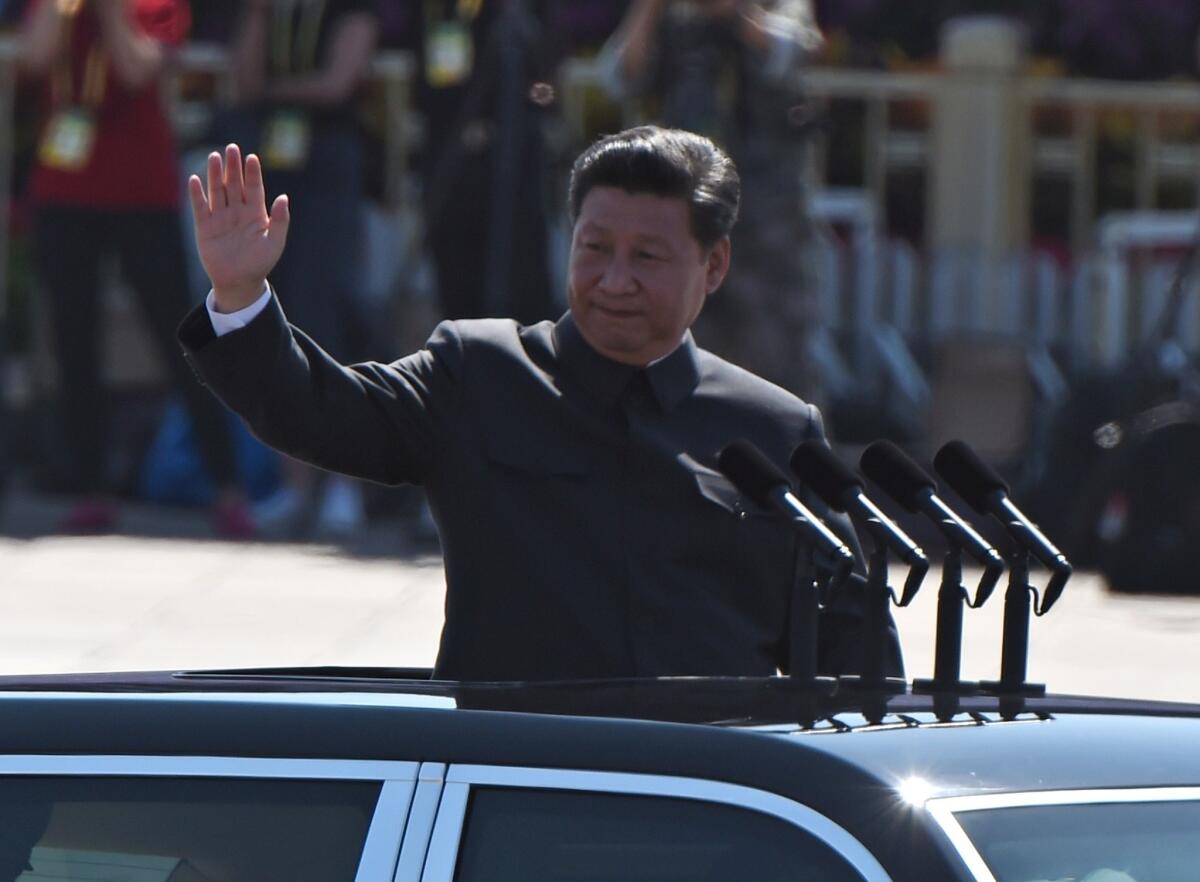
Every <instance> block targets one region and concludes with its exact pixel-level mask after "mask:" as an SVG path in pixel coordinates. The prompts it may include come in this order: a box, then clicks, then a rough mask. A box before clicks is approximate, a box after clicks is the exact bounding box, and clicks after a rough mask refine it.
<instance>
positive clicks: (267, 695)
mask: <svg viewBox="0 0 1200 882" xmlns="http://www.w3.org/2000/svg"><path fill="white" fill-rule="evenodd" d="M29 699H39V700H48V701H89V702H92V701H147V702H152V703H158V704H163V703H172V702H179V703H195V702H199V703H202V704H203V703H216V704H222V703H224V704H231V703H232V704H291V705H302V706H304V707H311V706H313V705H318V706H333V707H399V708H417V709H425V708H432V709H435V710H440V709H450V710H453V709H455V708H457V707H458V702H457V701H456V700H455V699H454V698H453V697H451V696H448V695H432V694H427V693H422V692H354V691H347V692H235V691H232V690H231V691H228V692H65V691H64V692H35V691H32V690H31V691H29V692H3V691H0V703H2V702H4V701H10V700H20V701H27V700H29Z"/></svg>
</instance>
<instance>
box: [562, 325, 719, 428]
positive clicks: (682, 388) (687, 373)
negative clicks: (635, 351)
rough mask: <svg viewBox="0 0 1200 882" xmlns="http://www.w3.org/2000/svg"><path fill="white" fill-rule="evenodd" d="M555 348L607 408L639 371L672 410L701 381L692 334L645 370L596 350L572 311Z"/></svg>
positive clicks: (666, 408)
mask: <svg viewBox="0 0 1200 882" xmlns="http://www.w3.org/2000/svg"><path fill="white" fill-rule="evenodd" d="M554 349H555V352H556V353H557V354H558V359H559V361H560V362H561V364H562V365H563V367H564V369H565V370H566V371H567V373H568V374H570V376H571V378H572V379H574V380H575V381H576V382H577V383H578V384H579V385H580V386H582V387H583V389H584V390H585V391H587V392H588V394H590V395H592V396H593V397H594V398H596V400H597V401H598V402H599V403H600V404H601V405H602V406H603V407H606V408H607V407H613V406H615V405H616V404H617V401H618V400H619V399H620V397H621V393H622V392H624V391H625V388H626V387H627V386H628V385H629V383H630V382H631V381H632V380H633V378H634V376H635V375H636V374H638V373H639V372H644V373H645V375H646V379H647V380H648V381H649V383H650V388H651V389H652V390H653V392H654V398H655V400H656V401H657V402H658V405H659V407H661V408H662V409H663V410H664V411H670V410H672V409H674V408H675V407H676V406H678V405H679V403H680V402H682V401H683V400H684V399H685V398H687V397H688V396H689V395H691V394H692V392H693V390H695V388H696V385H697V384H698V383H699V382H700V365H699V358H698V351H699V349H698V347H697V346H696V342H695V340H693V339H692V332H691V331H688V332H687V333H686V334H684V337H683V341H682V342H681V343H680V344H679V346H677V347H676V348H675V350H674V351H672V352H671V353H670V354H669V355H666V356H664V357H662V358H660V359H659V360H658V361H656V362H653V363H652V364H650V365H648V366H647V367H645V368H636V367H634V366H633V365H629V364H622V363H621V362H619V361H613V360H612V359H611V358H608V357H606V356H603V355H601V354H600V353H599V352H597V351H596V350H595V349H593V348H592V347H591V346H590V345H589V344H588V342H587V341H586V340H584V339H583V335H582V334H581V333H580V332H579V328H578V327H577V326H576V324H575V320H574V319H573V318H572V317H571V313H570V312H568V313H566V314H565V315H563V317H562V318H560V319H559V320H558V322H557V323H556V324H555V325H554Z"/></svg>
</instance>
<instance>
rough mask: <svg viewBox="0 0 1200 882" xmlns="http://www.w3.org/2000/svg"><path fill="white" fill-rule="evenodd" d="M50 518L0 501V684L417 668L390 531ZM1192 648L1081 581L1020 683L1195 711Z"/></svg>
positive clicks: (1169, 629)
mask: <svg viewBox="0 0 1200 882" xmlns="http://www.w3.org/2000/svg"><path fill="white" fill-rule="evenodd" d="M63 506H64V503H62V502H61V501H59V502H56V501H54V500H47V499H43V498H40V497H35V496H32V495H28V494H10V498H9V499H8V501H7V503H6V505H5V507H4V510H3V516H2V517H0V672H14V673H15V672H37V671H99V670H145V669H163V668H169V669H180V668H208V667H226V666H253V665H271V666H274V665H329V664H338V665H429V664H431V663H432V662H433V659H434V656H435V654H436V651H437V639H438V633H439V630H440V628H441V622H442V600H443V597H444V583H443V578H442V569H441V561H440V558H439V557H438V556H437V555H436V554H429V553H427V552H426V553H419V552H417V551H415V550H414V549H411V548H406V547H405V546H404V543H403V541H402V539H401V537H400V536H399V535H398V533H399V528H398V526H397V525H388V524H379V525H376V526H374V527H372V529H371V530H369V531H367V532H366V533H365V534H364V535H363V536H361V537H358V538H357V539H356V541H355V542H354V543H351V544H349V545H347V546H334V545H293V544H284V543H247V544H236V543H225V542H217V541H213V540H211V539H206V538H203V537H204V536H205V535H206V534H207V522H206V519H205V518H204V516H203V514H202V513H201V514H197V513H195V512H183V511H176V510H170V509H159V508H155V507H132V508H129V509H127V510H126V511H125V512H124V515H123V521H122V527H123V528H124V529H126V530H128V531H130V532H132V533H136V535H121V536H105V537H68V536H57V535H53V533H52V529H51V528H52V525H53V524H54V523H56V522H57V520H56V515H57V516H61V512H62V510H63ZM180 537H183V538H180ZM897 575H899V574H897ZM967 578H968V584H972V583H971V581H970V580H972V579H973V578H974V576H973V574H971V573H970V572H968V574H967ZM1035 581H1038V580H1037V578H1036V577H1035ZM936 598H937V573H936V572H934V573H931V574H930V576H929V578H928V579H927V581H926V584H925V586H924V588H923V589H922V591H921V593H920V594H919V595H918V599H917V601H916V602H915V603H914V604H913V606H912V607H911V608H909V609H904V610H896V611H895V614H896V619H897V622H898V624H899V626H900V630H901V635H902V638H903V642H904V648H905V656H906V659H907V663H908V672H909V675H910V676H928V675H930V674H931V673H932V670H933V659H932V654H933V653H932V649H933V644H934V627H935V618H936ZM1002 614H1003V586H1001V588H1000V589H998V590H997V592H996V595H995V596H994V597H993V598H992V600H991V601H990V602H989V603H988V604H987V606H985V608H984V609H982V610H979V611H968V612H967V626H966V631H965V636H964V641H963V645H964V652H963V658H964V660H963V674H964V676H966V677H973V678H991V677H995V676H997V675H998V673H999V665H1000V635H1001V621H1002ZM1197 634H1200V598H1196V597H1146V596H1127V595H1114V594H1112V593H1110V592H1109V591H1107V589H1106V588H1105V586H1104V584H1103V582H1102V580H1100V579H1099V578H1097V577H1095V576H1092V575H1088V574H1081V575H1079V576H1077V577H1076V578H1075V579H1073V580H1072V581H1071V583H1070V585H1069V586H1068V588H1067V591H1066V593H1065V594H1064V595H1063V597H1062V600H1061V601H1060V602H1059V604H1058V605H1057V606H1056V607H1055V608H1054V610H1052V611H1051V613H1050V614H1049V615H1047V616H1046V617H1045V618H1044V619H1035V620H1034V621H1033V623H1032V625H1031V640H1030V643H1031V650H1030V659H1029V674H1030V678H1031V679H1033V680H1038V681H1044V682H1047V683H1048V684H1049V685H1050V687H1051V688H1052V689H1053V690H1054V691H1057V692H1075V693H1107V694H1115V695H1125V696H1131V697H1146V698H1150V697H1154V698H1175V699H1182V700H1189V701H1197V702H1200V680H1198V679H1197V678H1196V677H1195V676H1193V674H1194V672H1195V671H1197V670H1200V640H1197V639H1196V636H1197Z"/></svg>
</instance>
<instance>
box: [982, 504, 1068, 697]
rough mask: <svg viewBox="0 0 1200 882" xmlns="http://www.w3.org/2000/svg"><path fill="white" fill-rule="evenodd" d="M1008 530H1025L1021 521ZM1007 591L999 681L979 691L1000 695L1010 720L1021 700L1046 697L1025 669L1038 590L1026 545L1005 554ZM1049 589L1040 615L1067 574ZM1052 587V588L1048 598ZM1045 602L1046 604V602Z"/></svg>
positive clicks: (986, 683) (1043, 688)
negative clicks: (1033, 608) (1032, 581)
mask: <svg viewBox="0 0 1200 882" xmlns="http://www.w3.org/2000/svg"><path fill="white" fill-rule="evenodd" d="M1008 528H1009V530H1010V531H1011V532H1013V533H1015V534H1018V535H1019V534H1020V533H1021V532H1022V531H1024V530H1025V526H1024V525H1023V524H1022V523H1021V522H1020V521H1010V522H1009V524H1008ZM1008 567H1009V570H1008V572H1009V576H1008V590H1007V591H1006V592H1005V595H1004V632H1003V638H1002V648H1001V653H1000V679H999V680H985V681H983V682H982V683H980V688H982V689H984V690H985V691H987V692H990V693H992V694H994V695H998V696H1000V699H1001V702H1000V709H1001V710H1000V712H1001V716H1003V717H1005V718H1006V719H1007V718H1011V717H1014V716H1016V715H1017V714H1018V713H1020V712H1021V710H1022V709H1023V707H1024V699H1025V698H1027V697H1031V696H1039V695H1045V694H1046V684H1045V683H1029V682H1027V681H1026V679H1025V677H1026V670H1027V666H1028V661H1029V615H1030V608H1031V596H1036V595H1037V589H1036V588H1034V587H1033V585H1031V584H1030V582H1029V551H1028V549H1027V548H1026V547H1025V543H1022V542H1014V543H1013V548H1012V551H1010V552H1009V554H1008ZM1054 575H1055V577H1054V578H1052V580H1051V586H1048V587H1047V589H1046V598H1045V600H1043V603H1042V608H1041V609H1040V610H1038V611H1037V614H1038V615H1039V616H1040V615H1042V614H1044V613H1045V612H1046V611H1047V610H1048V609H1049V607H1050V604H1052V603H1053V602H1054V600H1055V599H1057V596H1058V594H1060V593H1061V592H1062V585H1063V583H1065V582H1066V578H1067V576H1069V575H1070V571H1069V570H1067V571H1066V574H1065V575H1062V576H1060V575H1059V574H1057V573H1056V574H1054ZM1051 587H1053V588H1054V589H1055V592H1054V596H1053V597H1051ZM1047 601H1048V602H1047Z"/></svg>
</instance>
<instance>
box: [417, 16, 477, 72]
mask: <svg viewBox="0 0 1200 882" xmlns="http://www.w3.org/2000/svg"><path fill="white" fill-rule="evenodd" d="M474 64H475V49H474V47H473V46H472V45H471V32H470V31H469V30H468V29H467V26H466V25H464V24H463V23H462V22H460V21H443V22H438V23H437V24H436V25H434V26H433V30H432V31H431V33H430V35H429V44H428V50H427V52H426V55H425V79H426V81H427V82H428V83H429V85H431V86H433V87H435V88H444V87H446V86H457V85H458V84H460V83H462V82H464V81H465V80H466V79H467V78H468V77H470V76H471V68H472V67H473V66H474Z"/></svg>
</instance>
